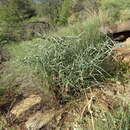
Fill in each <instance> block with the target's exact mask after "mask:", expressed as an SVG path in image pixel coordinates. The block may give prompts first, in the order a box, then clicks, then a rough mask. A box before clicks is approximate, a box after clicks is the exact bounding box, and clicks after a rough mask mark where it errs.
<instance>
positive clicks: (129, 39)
mask: <svg viewBox="0 0 130 130" xmlns="http://www.w3.org/2000/svg"><path fill="white" fill-rule="evenodd" d="M121 45H122V47H124V48H130V37H129V38H128V39H127V40H126V41H125V42H123V43H121Z"/></svg>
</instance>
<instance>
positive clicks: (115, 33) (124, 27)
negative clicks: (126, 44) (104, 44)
mask: <svg viewBox="0 0 130 130" xmlns="http://www.w3.org/2000/svg"><path fill="white" fill-rule="evenodd" d="M100 31H101V32H102V33H103V34H105V35H108V36H110V37H111V38H112V39H113V40H114V41H125V40H126V39H127V38H128V37H130V20H128V21H125V22H121V23H119V24H112V25H107V26H102V27H101V28H100Z"/></svg>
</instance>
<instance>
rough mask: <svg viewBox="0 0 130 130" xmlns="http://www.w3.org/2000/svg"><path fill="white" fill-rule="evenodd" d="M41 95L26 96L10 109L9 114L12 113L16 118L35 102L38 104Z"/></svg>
mask: <svg viewBox="0 0 130 130" xmlns="http://www.w3.org/2000/svg"><path fill="white" fill-rule="evenodd" d="M41 100H42V99H41V97H40V96H38V95H31V96H29V97H28V98H26V99H24V100H23V101H21V102H20V103H19V104H17V105H16V106H15V107H13V109H12V110H11V112H10V113H11V114H13V115H14V116H15V117H16V118H19V116H20V115H21V114H23V113H24V112H26V111H27V110H29V109H30V108H31V107H33V106H34V105H36V104H39V103H40V102H41Z"/></svg>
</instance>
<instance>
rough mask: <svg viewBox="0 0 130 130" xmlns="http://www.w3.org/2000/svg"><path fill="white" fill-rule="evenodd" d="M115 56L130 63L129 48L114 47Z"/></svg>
mask: <svg viewBox="0 0 130 130" xmlns="http://www.w3.org/2000/svg"><path fill="white" fill-rule="evenodd" d="M113 51H114V52H115V54H114V58H115V59H117V60H119V61H121V62H125V63H130V49H129V48H114V49H113Z"/></svg>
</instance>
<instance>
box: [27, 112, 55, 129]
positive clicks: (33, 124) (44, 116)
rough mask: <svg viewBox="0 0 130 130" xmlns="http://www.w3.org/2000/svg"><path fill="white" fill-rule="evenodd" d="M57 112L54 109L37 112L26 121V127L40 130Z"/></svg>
mask: <svg viewBox="0 0 130 130" xmlns="http://www.w3.org/2000/svg"><path fill="white" fill-rule="evenodd" d="M55 113H56V112H55V111H54V110H49V111H46V112H44V113H42V112H37V113H36V114H34V115H33V116H32V117H30V118H29V119H28V121H27V122H25V127H26V129H27V130H39V129H40V128H42V127H44V126H45V125H46V124H47V123H49V122H50V121H51V120H52V119H53V117H54V115H55Z"/></svg>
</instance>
